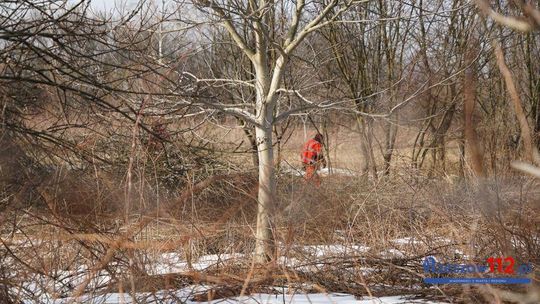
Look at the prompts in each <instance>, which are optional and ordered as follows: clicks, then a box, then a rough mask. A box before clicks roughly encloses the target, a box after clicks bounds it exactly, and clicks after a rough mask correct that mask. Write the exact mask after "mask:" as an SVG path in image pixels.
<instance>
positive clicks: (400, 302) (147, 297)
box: [26, 289, 445, 304]
mask: <svg viewBox="0 0 540 304" xmlns="http://www.w3.org/2000/svg"><path fill="white" fill-rule="evenodd" d="M192 291H193V290H192V289H186V290H181V291H177V292H172V293H167V294H160V293H156V294H150V293H139V294H137V295H136V296H135V298H136V301H133V298H132V297H131V296H129V295H128V294H120V293H110V294H106V295H103V296H99V297H94V298H89V297H82V298H79V299H77V301H76V303H88V304H94V303H96V304H97V303H100V304H101V303H103V304H121V303H124V304H131V303H135V302H137V301H138V302H142V301H146V302H145V303H160V304H161V303H162V304H173V303H174V304H176V303H186V304H196V303H211V304H218V303H225V304H227V303H235V304H239V303H242V304H283V303H287V304H293V303H295V304H304V303H305V304H325V303H335V304H407V303H411V304H444V303H445V302H432V301H424V300H418V299H409V298H408V297H407V296H391V297H379V298H376V297H363V298H361V299H356V298H355V297H354V296H352V295H349V294H343V293H329V294H324V293H312V294H309V293H308V294H292V295H291V294H262V293H261V294H253V295H249V296H242V297H233V298H227V299H218V300H213V301H210V302H194V301H192V300H190V299H189V295H190V292H192ZM180 301H181V302H180ZM73 302H74V299H72V298H65V299H58V300H53V301H52V302H50V303H51V304H68V303H73ZM26 303H31V302H26Z"/></svg>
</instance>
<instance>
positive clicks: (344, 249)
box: [4, 238, 435, 304]
mask: <svg viewBox="0 0 540 304" xmlns="http://www.w3.org/2000/svg"><path fill="white" fill-rule="evenodd" d="M392 242H393V243H395V244H410V243H412V242H415V240H414V239H412V238H401V239H394V240H392ZM369 250H370V248H369V247H367V246H364V245H361V244H350V245H340V244H333V245H303V246H300V245H298V246H292V247H291V251H290V253H291V256H290V257H285V256H282V257H281V258H280V262H281V263H282V264H283V265H287V266H289V267H292V268H295V269H297V270H303V271H320V270H321V268H320V267H318V266H319V265H318V264H317V261H318V260H324V259H325V258H330V257H340V256H358V255H362V254H365V253H366V252H368V251H369ZM380 255H381V256H383V257H401V256H404V255H405V252H403V251H401V250H397V249H388V250H385V251H383V252H381V253H380ZM245 258H246V256H245V255H243V254H239V253H231V254H219V255H215V254H214V255H204V256H201V257H198V258H194V259H193V262H192V269H195V270H205V269H207V268H209V267H212V266H216V265H220V264H223V263H228V262H234V261H235V260H238V261H242V260H244V259H245ZM151 260H153V262H151V263H149V264H148V268H147V271H148V273H149V274H152V275H158V274H168V273H180V272H184V271H188V270H190V269H189V267H188V264H187V262H186V260H185V257H184V256H183V254H181V253H179V252H164V253H160V254H158V255H157V256H154V258H152V259H151ZM4 262H6V261H4ZM306 263H308V264H306ZM78 267H79V268H77V269H72V270H63V271H59V272H58V273H57V276H56V279H51V278H49V277H42V276H41V277H34V278H33V279H32V280H33V282H26V283H25V284H23V286H24V288H26V289H27V290H33V291H35V293H34V294H35V295H37V297H38V298H35V299H25V301H23V303H25V304H31V303H32V304H33V303H36V304H38V303H39V304H41V303H43V304H68V303H89V304H93V303H96V304H97V303H104V304H116V303H125V304H130V303H171V304H172V303H196V302H193V301H191V300H189V299H190V298H191V297H192V296H193V294H194V293H201V292H206V290H207V289H208V288H209V287H205V286H191V287H187V288H183V289H180V290H175V291H170V290H169V291H161V292H157V293H142V292H141V293H136V294H135V297H136V299H135V300H134V299H132V298H131V296H130V295H129V294H127V293H123V294H120V293H108V294H101V295H97V294H86V295H83V296H82V297H80V298H79V299H70V298H58V297H66V296H69V295H70V294H71V293H72V291H73V288H74V287H76V286H77V285H79V284H80V283H81V282H82V281H83V280H84V279H85V278H86V275H87V271H85V270H87V268H88V267H85V266H84V265H79V266H78ZM356 271H361V272H362V273H363V274H364V275H369V274H370V273H371V272H373V271H374V269H371V268H367V267H366V268H361V269H356ZM110 280H111V278H110V276H109V275H108V274H107V273H105V272H104V271H100V272H99V273H98V276H97V277H94V278H93V279H92V280H91V283H90V284H89V287H91V286H99V285H101V286H104V285H106V284H107V283H108V282H109V281H110ZM274 290H275V291H276V294H254V295H250V296H244V297H241V298H240V297H234V298H228V299H221V300H215V301H212V302H211V303H247V304H251V303H268V304H271V303H337V304H347V303H354V304H364V303H365V304H368V303H377V304H386V303H388V304H402V303H425V304H427V303H435V302H426V301H420V300H415V301H413V300H408V299H407V298H406V297H405V296H394V297H381V298H362V299H355V297H354V296H352V295H348V294H339V293H329V294H322V293H318V294H302V293H296V294H291V293H292V291H291V290H287V289H284V288H281V287H275V288H274Z"/></svg>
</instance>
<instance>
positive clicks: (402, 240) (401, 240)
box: [391, 236, 421, 245]
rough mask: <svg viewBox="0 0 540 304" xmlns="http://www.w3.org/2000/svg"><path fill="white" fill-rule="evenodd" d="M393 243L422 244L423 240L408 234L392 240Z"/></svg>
mask: <svg viewBox="0 0 540 304" xmlns="http://www.w3.org/2000/svg"><path fill="white" fill-rule="evenodd" d="M391 242H392V243H394V244H396V245H412V244H420V243H421V241H420V240H418V239H416V238H414V237H410V236H407V237H404V238H399V239H393V240H391Z"/></svg>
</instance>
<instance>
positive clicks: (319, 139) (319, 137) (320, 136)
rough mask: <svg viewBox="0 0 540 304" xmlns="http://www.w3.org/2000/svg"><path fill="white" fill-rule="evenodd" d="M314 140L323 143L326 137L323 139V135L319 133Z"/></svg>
mask: <svg viewBox="0 0 540 304" xmlns="http://www.w3.org/2000/svg"><path fill="white" fill-rule="evenodd" d="M313 139H315V140H316V141H318V142H320V143H322V142H323V139H324V137H323V135H322V134H321V133H317V134H316V135H315V137H313Z"/></svg>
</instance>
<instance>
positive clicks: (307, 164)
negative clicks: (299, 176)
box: [302, 133, 326, 185]
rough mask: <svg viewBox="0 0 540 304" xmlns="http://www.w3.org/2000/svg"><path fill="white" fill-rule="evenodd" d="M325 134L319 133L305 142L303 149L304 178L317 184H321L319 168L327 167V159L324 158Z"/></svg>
mask: <svg viewBox="0 0 540 304" xmlns="http://www.w3.org/2000/svg"><path fill="white" fill-rule="evenodd" d="M322 147H323V136H322V134H320V133H317V135H315V136H314V137H313V138H312V139H310V140H308V141H307V142H306V143H305V144H304V149H303V150H302V165H303V167H304V170H305V171H306V175H305V176H304V178H305V179H306V180H308V181H313V182H315V184H316V185H320V184H321V180H320V177H319V175H318V174H317V170H319V169H320V168H321V166H322V167H323V168H326V160H325V159H324V155H323V151H322Z"/></svg>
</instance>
